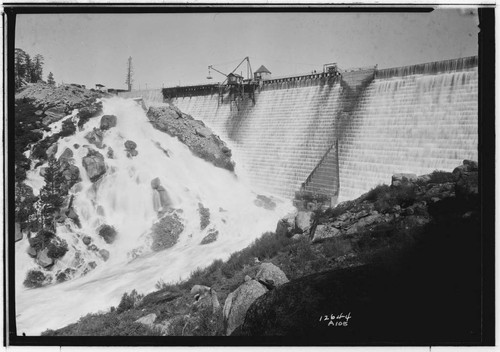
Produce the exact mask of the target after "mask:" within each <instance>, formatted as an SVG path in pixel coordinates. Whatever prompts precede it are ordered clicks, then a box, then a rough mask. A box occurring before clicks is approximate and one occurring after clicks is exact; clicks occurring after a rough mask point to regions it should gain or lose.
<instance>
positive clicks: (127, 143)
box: [124, 140, 137, 150]
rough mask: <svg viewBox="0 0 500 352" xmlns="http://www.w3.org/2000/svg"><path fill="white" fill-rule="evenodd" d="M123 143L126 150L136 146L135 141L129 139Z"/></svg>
mask: <svg viewBox="0 0 500 352" xmlns="http://www.w3.org/2000/svg"><path fill="white" fill-rule="evenodd" d="M124 145H125V149H126V150H134V149H136V148H137V143H135V142H134V141H131V140H128V141H125V143H124Z"/></svg>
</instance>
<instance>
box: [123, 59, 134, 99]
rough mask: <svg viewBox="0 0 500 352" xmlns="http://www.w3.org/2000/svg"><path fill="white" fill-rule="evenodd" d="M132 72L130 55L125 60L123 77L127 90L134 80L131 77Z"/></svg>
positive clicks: (129, 89) (130, 87)
mask: <svg viewBox="0 0 500 352" xmlns="http://www.w3.org/2000/svg"><path fill="white" fill-rule="evenodd" d="M133 73H134V69H133V67H132V56H129V58H128V62H127V77H126V78H125V84H126V85H127V87H128V91H129V92H130V91H131V90H132V82H133V81H134V80H133V79H132V75H133Z"/></svg>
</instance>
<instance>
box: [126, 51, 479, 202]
mask: <svg viewBox="0 0 500 352" xmlns="http://www.w3.org/2000/svg"><path fill="white" fill-rule="evenodd" d="M477 66H478V60H477V57H468V58H461V59H456V60H447V61H440V62H433V63H428V64H422V65H413V66H405V67H399V68H392V69H384V70H376V69H375V68H372V69H364V70H356V71H349V72H343V73H342V76H341V77H340V76H331V75H329V74H326V73H320V74H311V75H306V76H297V77H287V78H280V79H269V80H264V81H262V82H261V83H260V86H259V87H258V88H257V90H256V92H255V103H254V102H253V101H252V99H249V98H248V97H247V98H246V99H241V100H240V101H232V100H231V99H229V97H228V96H224V97H223V98H222V99H220V96H219V94H218V93H217V90H216V89H215V87H214V86H209V85H206V86H194V87H177V88H171V89H169V88H167V89H163V97H161V96H159V95H158V91H159V90H157V91H155V92H130V93H127V95H128V96H139V95H140V96H143V98H144V99H145V100H147V99H151V100H153V101H168V102H169V103H172V104H174V105H176V106H177V107H179V109H180V110H182V111H183V112H185V113H187V114H190V115H192V116H193V117H194V118H196V119H201V120H203V121H204V122H205V123H206V124H207V125H209V126H210V127H211V128H213V129H214V130H215V131H217V132H218V133H219V134H220V135H221V137H222V138H223V139H226V140H228V141H229V142H232V144H233V148H234V149H235V151H236V152H237V153H238V155H240V156H241V163H240V165H239V166H240V167H244V168H245V169H246V172H247V174H248V175H249V178H250V181H251V182H252V184H253V185H254V186H256V187H259V188H261V189H263V190H266V191H268V192H272V193H275V194H279V195H282V196H286V197H292V196H293V194H294V192H296V191H297V190H299V189H301V187H302V188H303V189H305V190H309V191H312V192H318V193H323V194H327V195H328V196H330V197H332V199H333V200H334V201H337V200H338V201H342V200H346V199H352V198H355V197H357V196H359V195H360V194H362V193H364V192H366V191H368V190H369V189H370V188H372V187H374V186H376V185H377V184H380V183H386V182H388V180H390V177H391V175H392V174H393V173H397V172H412V173H417V174H423V173H427V172H432V171H433V170H436V169H440V170H450V169H451V168H453V167H454V166H456V165H458V164H460V163H461V161H462V160H463V159H474V160H477V155H478V154H477V153H478V151H477V148H478V126H477V125H478V103H477V100H478V68H477Z"/></svg>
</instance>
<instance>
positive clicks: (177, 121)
mask: <svg viewBox="0 0 500 352" xmlns="http://www.w3.org/2000/svg"><path fill="white" fill-rule="evenodd" d="M147 116H148V118H149V120H150V121H151V123H152V124H153V126H154V127H155V128H156V129H158V130H160V131H163V132H166V133H168V134H169V135H171V136H173V137H177V138H179V140H180V141H181V142H182V143H184V144H185V145H187V146H188V148H189V149H190V150H191V151H192V152H193V154H195V155H196V156H198V157H200V158H202V159H204V160H206V161H208V162H210V163H212V164H214V165H215V166H217V167H221V168H224V169H227V170H229V171H234V162H233V161H232V160H231V150H230V149H229V148H228V147H227V146H226V144H225V143H224V142H223V141H222V140H221V139H220V138H219V137H218V136H216V135H215V134H214V133H213V132H212V131H211V130H210V129H209V128H208V127H206V126H205V124H204V123H203V122H202V121H199V120H195V119H193V118H192V117H191V116H189V115H186V114H184V113H182V112H181V111H180V110H179V109H177V108H175V107H172V106H162V107H150V108H149V110H148V113H147Z"/></svg>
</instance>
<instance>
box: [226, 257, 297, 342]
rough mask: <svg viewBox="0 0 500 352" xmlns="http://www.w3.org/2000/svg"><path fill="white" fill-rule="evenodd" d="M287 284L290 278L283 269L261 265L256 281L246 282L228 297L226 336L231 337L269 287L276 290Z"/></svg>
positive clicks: (269, 264)
mask: <svg viewBox="0 0 500 352" xmlns="http://www.w3.org/2000/svg"><path fill="white" fill-rule="evenodd" d="M261 281H262V282H261ZM286 282H288V278H287V277H286V275H285V273H283V271H281V269H279V268H278V267H276V266H275V265H274V264H272V263H263V264H261V266H260V269H259V272H258V273H257V276H256V278H255V280H251V279H250V280H245V282H244V283H243V284H242V285H241V286H240V287H238V288H237V289H236V290H234V291H233V292H231V293H230V294H229V295H228V296H227V298H226V301H225V303H224V309H223V313H224V323H225V327H226V328H225V329H226V334H227V335H231V333H232V332H233V331H234V330H235V329H236V328H237V327H238V326H240V325H241V324H242V323H243V321H244V320H245V314H246V312H247V310H248V308H249V307H250V306H251V304H252V303H253V302H254V301H255V300H256V299H257V298H259V297H260V296H262V295H264V294H265V293H266V292H268V290H269V289H268V288H267V287H268V285H270V286H272V288H273V289H274V288H275V287H278V286H280V285H281V284H283V283H286Z"/></svg>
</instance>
